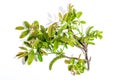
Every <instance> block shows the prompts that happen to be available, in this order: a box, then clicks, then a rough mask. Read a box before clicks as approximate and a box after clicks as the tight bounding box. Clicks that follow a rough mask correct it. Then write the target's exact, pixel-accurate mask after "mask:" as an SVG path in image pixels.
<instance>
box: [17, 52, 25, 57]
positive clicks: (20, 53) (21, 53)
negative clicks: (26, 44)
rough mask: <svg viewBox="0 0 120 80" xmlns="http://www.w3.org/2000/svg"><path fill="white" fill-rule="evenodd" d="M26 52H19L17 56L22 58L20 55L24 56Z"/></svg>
mask: <svg viewBox="0 0 120 80" xmlns="http://www.w3.org/2000/svg"><path fill="white" fill-rule="evenodd" d="M23 54H24V52H19V53H18V54H16V56H20V55H23Z"/></svg>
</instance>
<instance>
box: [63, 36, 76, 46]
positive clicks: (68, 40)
mask: <svg viewBox="0 0 120 80" xmlns="http://www.w3.org/2000/svg"><path fill="white" fill-rule="evenodd" d="M61 41H63V42H66V43H68V44H69V45H71V46H72V47H73V46H74V41H73V39H69V38H66V37H62V38H61Z"/></svg>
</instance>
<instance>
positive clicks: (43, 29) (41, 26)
mask: <svg viewBox="0 0 120 80" xmlns="http://www.w3.org/2000/svg"><path fill="white" fill-rule="evenodd" d="M40 28H41V32H42V33H45V32H46V30H45V27H44V26H43V25H40Z"/></svg>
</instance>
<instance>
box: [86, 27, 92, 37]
mask: <svg viewBox="0 0 120 80" xmlns="http://www.w3.org/2000/svg"><path fill="white" fill-rule="evenodd" d="M93 28H94V26H91V27H89V28H88V29H87V31H86V35H89V34H90V31H91V30H92V29H93Z"/></svg>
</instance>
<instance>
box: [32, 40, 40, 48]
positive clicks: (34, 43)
mask: <svg viewBox="0 0 120 80" xmlns="http://www.w3.org/2000/svg"><path fill="white" fill-rule="evenodd" d="M37 44H39V39H36V40H35V41H34V42H33V44H32V47H35V46H36V45H37Z"/></svg>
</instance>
